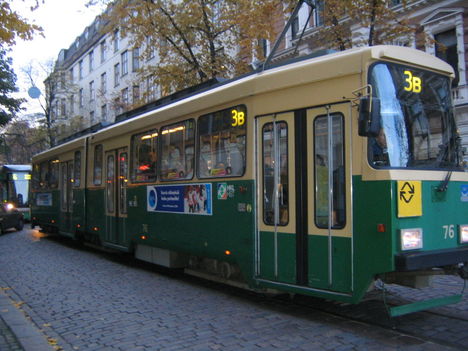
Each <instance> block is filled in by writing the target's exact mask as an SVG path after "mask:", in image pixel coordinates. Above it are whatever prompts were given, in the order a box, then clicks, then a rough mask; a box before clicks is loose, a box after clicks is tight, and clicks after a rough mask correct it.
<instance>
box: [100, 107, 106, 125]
mask: <svg viewBox="0 0 468 351" xmlns="http://www.w3.org/2000/svg"><path fill="white" fill-rule="evenodd" d="M101 120H103V121H105V120H107V105H102V106H101Z"/></svg>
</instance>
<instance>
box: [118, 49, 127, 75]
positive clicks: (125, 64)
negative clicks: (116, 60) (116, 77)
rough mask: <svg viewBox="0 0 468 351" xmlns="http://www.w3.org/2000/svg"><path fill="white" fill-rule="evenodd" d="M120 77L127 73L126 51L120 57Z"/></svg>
mask: <svg viewBox="0 0 468 351" xmlns="http://www.w3.org/2000/svg"><path fill="white" fill-rule="evenodd" d="M120 57H121V63H122V77H123V76H124V75H126V74H127V73H128V51H126V50H125V51H124V52H123V53H122V54H121V55H120Z"/></svg>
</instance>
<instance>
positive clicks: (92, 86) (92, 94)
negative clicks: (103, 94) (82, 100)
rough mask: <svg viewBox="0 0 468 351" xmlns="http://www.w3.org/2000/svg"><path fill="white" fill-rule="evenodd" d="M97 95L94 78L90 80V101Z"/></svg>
mask: <svg viewBox="0 0 468 351" xmlns="http://www.w3.org/2000/svg"><path fill="white" fill-rule="evenodd" d="M95 97H96V91H95V87H94V80H92V81H91V82H89V101H93V100H94V99H95Z"/></svg>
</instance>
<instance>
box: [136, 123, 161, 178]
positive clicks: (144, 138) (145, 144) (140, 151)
mask: <svg viewBox="0 0 468 351" xmlns="http://www.w3.org/2000/svg"><path fill="white" fill-rule="evenodd" d="M157 138H158V131H157V130H156V129H153V130H150V131H147V132H144V133H140V134H136V135H134V136H132V151H131V155H132V168H131V170H132V174H131V178H132V182H134V183H135V182H153V181H155V180H156V162H157V153H156V152H157Z"/></svg>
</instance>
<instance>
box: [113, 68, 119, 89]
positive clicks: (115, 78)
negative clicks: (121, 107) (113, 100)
mask: <svg viewBox="0 0 468 351" xmlns="http://www.w3.org/2000/svg"><path fill="white" fill-rule="evenodd" d="M119 83H120V63H116V64H115V65H114V86H115V87H116V86H118V85H119Z"/></svg>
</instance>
